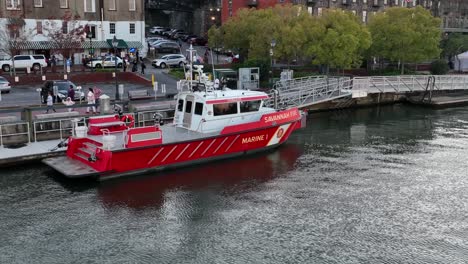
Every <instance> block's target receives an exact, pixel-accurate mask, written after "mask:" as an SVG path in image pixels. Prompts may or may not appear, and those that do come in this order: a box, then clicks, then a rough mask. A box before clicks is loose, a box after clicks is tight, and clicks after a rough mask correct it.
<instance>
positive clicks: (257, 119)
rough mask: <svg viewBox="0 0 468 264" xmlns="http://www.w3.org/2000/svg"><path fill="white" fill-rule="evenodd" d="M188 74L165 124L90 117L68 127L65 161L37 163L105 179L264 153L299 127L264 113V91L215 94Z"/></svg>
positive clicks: (280, 112) (292, 118)
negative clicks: (143, 124)
mask: <svg viewBox="0 0 468 264" xmlns="http://www.w3.org/2000/svg"><path fill="white" fill-rule="evenodd" d="M192 50H193V49H192V47H191V48H190V49H189V51H190V52H192ZM194 69H195V71H196V72H197V74H196V76H197V77H196V78H197V79H196V80H195V78H192V76H193V75H192V73H193V72H192V71H193V70H194ZM189 70H190V78H188V79H189V80H183V81H181V82H180V85H179V87H178V89H179V92H178V94H177V96H176V102H177V103H176V109H175V113H174V120H173V122H172V123H170V124H162V122H161V118H162V116H160V115H157V114H156V115H155V124H154V125H148V126H141V127H136V126H135V122H134V118H133V115H131V114H127V115H122V114H120V115H104V116H95V117H90V118H89V120H88V123H87V124H86V123H84V124H83V125H80V124H79V123H76V124H75V125H74V127H73V131H72V135H71V136H70V137H69V138H68V139H67V142H66V144H65V145H66V148H67V149H66V155H64V156H59V157H53V158H47V159H44V160H43V162H44V163H45V164H47V165H48V166H50V167H52V168H54V169H55V170H57V171H58V172H60V173H61V174H63V175H64V176H65V177H68V178H84V177H93V178H96V179H97V180H106V179H111V178H115V177H120V176H129V175H136V174H142V173H146V172H150V171H162V170H166V169H172V168H178V167H182V166H190V165H196V164H200V163H205V162H210V161H216V160H220V159H229V158H234V157H238V156H242V155H247V154H251V153H256V152H259V151H264V150H268V149H271V148H275V147H278V146H280V145H281V144H282V143H284V142H285V141H286V140H287V139H288V138H289V136H290V135H291V133H292V132H293V131H295V130H297V129H300V128H303V127H305V125H306V113H305V112H302V111H299V109H298V108H297V107H285V108H282V109H281V108H279V107H278V106H277V105H275V106H273V107H269V106H267V105H266V100H267V99H269V95H268V94H267V93H265V92H263V91H251V90H234V89H229V88H227V87H221V88H218V87H216V85H214V82H212V81H211V80H210V79H209V77H208V76H207V75H206V74H205V73H203V67H202V66H196V65H191V64H190V66H189ZM273 94H275V93H273ZM275 101H276V100H275ZM259 166H261V165H259Z"/></svg>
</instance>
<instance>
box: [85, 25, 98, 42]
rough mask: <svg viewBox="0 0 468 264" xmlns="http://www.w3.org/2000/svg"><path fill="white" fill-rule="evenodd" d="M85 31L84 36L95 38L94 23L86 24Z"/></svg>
mask: <svg viewBox="0 0 468 264" xmlns="http://www.w3.org/2000/svg"><path fill="white" fill-rule="evenodd" d="M85 32H86V38H89V39H93V38H96V26H95V25H86V26H85Z"/></svg>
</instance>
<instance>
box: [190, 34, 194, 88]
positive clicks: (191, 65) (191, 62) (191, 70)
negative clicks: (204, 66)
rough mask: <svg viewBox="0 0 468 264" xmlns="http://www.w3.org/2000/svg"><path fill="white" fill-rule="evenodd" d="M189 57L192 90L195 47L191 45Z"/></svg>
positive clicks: (191, 86)
mask: <svg viewBox="0 0 468 264" xmlns="http://www.w3.org/2000/svg"><path fill="white" fill-rule="evenodd" d="M189 55H190V60H189V61H190V90H192V88H193V45H192V43H190V48H189Z"/></svg>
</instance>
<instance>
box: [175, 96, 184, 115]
mask: <svg viewBox="0 0 468 264" xmlns="http://www.w3.org/2000/svg"><path fill="white" fill-rule="evenodd" d="M183 108H184V100H182V99H179V102H178V103H177V111H180V112H182V109H183Z"/></svg>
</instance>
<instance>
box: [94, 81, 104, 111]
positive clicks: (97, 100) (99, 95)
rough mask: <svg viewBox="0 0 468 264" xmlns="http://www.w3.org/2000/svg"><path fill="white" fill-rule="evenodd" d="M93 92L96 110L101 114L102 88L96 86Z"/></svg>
mask: <svg viewBox="0 0 468 264" xmlns="http://www.w3.org/2000/svg"><path fill="white" fill-rule="evenodd" d="M93 93H94V98H95V102H96V112H97V113H98V114H99V113H100V99H99V98H100V97H101V95H102V90H101V89H99V88H97V87H96V86H94V88H93Z"/></svg>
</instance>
